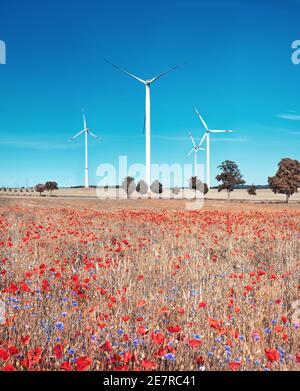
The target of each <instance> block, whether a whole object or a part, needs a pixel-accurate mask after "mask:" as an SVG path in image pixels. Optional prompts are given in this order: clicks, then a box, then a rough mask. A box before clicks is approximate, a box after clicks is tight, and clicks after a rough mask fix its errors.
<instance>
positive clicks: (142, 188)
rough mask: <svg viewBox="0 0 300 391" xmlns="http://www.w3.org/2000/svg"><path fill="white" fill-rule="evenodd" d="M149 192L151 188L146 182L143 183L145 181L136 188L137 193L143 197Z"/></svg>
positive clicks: (141, 181) (140, 182)
mask: <svg viewBox="0 0 300 391" xmlns="http://www.w3.org/2000/svg"><path fill="white" fill-rule="evenodd" d="M148 190H149V186H148V185H147V183H146V182H145V181H143V179H141V180H140V181H139V182H138V184H137V186H136V191H137V192H138V193H139V194H141V195H143V194H147V193H148Z"/></svg>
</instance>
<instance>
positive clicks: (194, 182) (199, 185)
mask: <svg viewBox="0 0 300 391" xmlns="http://www.w3.org/2000/svg"><path fill="white" fill-rule="evenodd" d="M189 188H190V189H193V190H195V198H196V191H197V190H199V191H200V192H201V193H203V194H206V193H207V192H208V187H207V184H206V183H203V182H202V181H200V179H198V178H197V177H196V176H192V177H191V178H190V179H189Z"/></svg>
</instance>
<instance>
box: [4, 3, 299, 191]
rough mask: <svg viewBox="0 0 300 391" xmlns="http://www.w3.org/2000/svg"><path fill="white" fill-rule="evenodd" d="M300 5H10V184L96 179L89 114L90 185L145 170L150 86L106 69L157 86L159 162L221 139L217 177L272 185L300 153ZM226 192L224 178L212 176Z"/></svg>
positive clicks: (155, 157)
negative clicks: (225, 168)
mask: <svg viewBox="0 0 300 391" xmlns="http://www.w3.org/2000/svg"><path fill="white" fill-rule="evenodd" d="M299 13H300V3H299V1H291V0H290V1H281V2H279V1H276V2H275V1H271V0H269V1H267V0H261V1H254V0H253V1H242V0H240V1H237V0H230V1H226V0H224V1H221V0H219V1H212V0H211V1H208V0H207V1H200V0H197V1H196V0H160V1H155V0H152V1H141V0H140V1H121V0H118V1H116V0H115V1H114V0H112V1H96V0H85V1H78V0H72V1H71V0H70V1H67V0H65V1H61V0H60V1H59V0H52V1H51V2H50V1H49V2H47V3H46V2H45V1H43V2H41V1H40V0H14V1H11V0H2V2H1V7H0V40H3V41H5V42H6V46H7V64H6V65H0V185H9V186H14V185H18V186H22V185H25V184H26V181H27V182H28V184H29V185H30V184H36V183H37V182H44V181H46V180H50V179H54V180H57V182H58V183H59V185H61V186H69V185H79V184H83V175H84V170H83V167H84V149H83V147H84V144H83V142H84V140H83V137H81V138H80V139H77V140H76V142H74V143H72V144H70V143H68V138H69V137H70V136H72V135H73V134H75V133H76V132H77V131H79V130H81V129H82V118H81V108H82V107H85V109H86V114H87V119H88V125H89V126H90V127H91V129H92V131H94V132H95V133H96V134H97V135H99V136H101V137H102V140H101V141H96V140H94V139H91V141H90V145H91V148H90V182H91V183H96V182H97V178H96V167H97V165H98V164H100V163H113V164H115V163H116V162H117V158H118V156H119V155H128V158H129V162H130V163H133V162H144V135H143V133H142V130H143V122H144V88H143V86H142V85H140V84H139V83H137V82H135V81H134V80H132V79H130V78H128V77H126V76H125V75H123V74H122V73H119V72H118V71H117V70H115V69H114V68H112V67H110V66H109V65H108V64H107V63H105V62H104V61H103V58H104V57H107V58H109V59H111V60H112V61H114V62H116V63H117V64H119V65H121V66H122V67H124V68H125V69H128V70H129V71H132V72H133V73H135V74H137V75H138V76H141V77H144V78H150V77H153V76H155V75H156V74H158V73H160V72H162V71H164V70H166V69H168V68H169V67H172V66H173V65H175V64H180V63H183V62H186V63H187V64H186V65H185V66H184V67H182V68H181V69H178V70H176V71H174V72H173V73H171V74H170V75H168V76H167V77H165V78H162V79H161V80H160V81H159V82H157V83H156V84H154V85H153V88H152V91H151V94H152V95H151V98H152V101H151V104H152V118H151V119H152V161H153V163H170V164H171V163H182V164H184V163H186V162H187V161H186V159H185V155H186V153H187V152H188V151H189V150H190V147H191V143H190V140H189V139H188V138H187V135H188V132H189V131H192V133H193V135H194V136H195V137H198V138H200V137H201V136H202V134H203V129H202V128H201V125H200V123H199V121H198V119H197V117H196V116H195V114H194V112H193V107H194V106H197V107H198V109H199V111H200V112H201V113H202V114H203V116H204V118H205V119H206V121H207V123H208V125H209V126H210V127H211V128H221V129H222V128H229V129H234V130H236V133H234V134H227V135H224V136H222V135H216V136H213V137H212V143H211V153H212V157H211V158H212V162H211V163H212V164H211V167H212V168H211V169H212V177H215V175H216V174H217V171H218V170H217V168H216V167H217V165H218V164H219V163H220V162H222V161H223V160H225V159H230V160H234V161H236V162H237V163H238V164H239V166H240V168H241V171H242V173H243V174H244V177H245V179H246V181H247V183H252V182H253V183H256V184H265V183H266V182H267V179H266V178H267V176H268V175H273V173H274V172H275V170H276V166H277V163H278V161H279V159H280V158H282V157H287V156H288V157H292V158H296V159H300V98H299V92H300V65H298V66H297V65H293V64H292V62H291V54H292V49H291V44H292V42H293V41H294V40H296V39H300V28H299ZM213 184H215V180H214V181H213Z"/></svg>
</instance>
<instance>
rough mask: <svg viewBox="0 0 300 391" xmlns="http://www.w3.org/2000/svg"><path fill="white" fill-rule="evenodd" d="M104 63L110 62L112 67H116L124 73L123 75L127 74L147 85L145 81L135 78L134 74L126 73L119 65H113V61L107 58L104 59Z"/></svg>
mask: <svg viewBox="0 0 300 391" xmlns="http://www.w3.org/2000/svg"><path fill="white" fill-rule="evenodd" d="M104 61H106V62H108V63H109V64H110V65H112V66H113V67H115V68H116V69H118V70H119V71H121V72H123V73H126V75H128V76H130V77H133V78H134V79H135V80H137V81H139V82H141V83H143V84H145V83H146V82H145V80H143V79H141V78H139V77H137V76H135V75H134V74H133V73H130V72H127V71H125V69H122V68H120V67H118V65H115V64H114V63H112V62H111V61H109V60H107V59H106V58H105V59H104Z"/></svg>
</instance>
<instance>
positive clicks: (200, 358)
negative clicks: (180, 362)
mask: <svg viewBox="0 0 300 391" xmlns="http://www.w3.org/2000/svg"><path fill="white" fill-rule="evenodd" d="M196 363H197V364H198V365H203V364H204V357H203V356H198V357H196Z"/></svg>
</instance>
